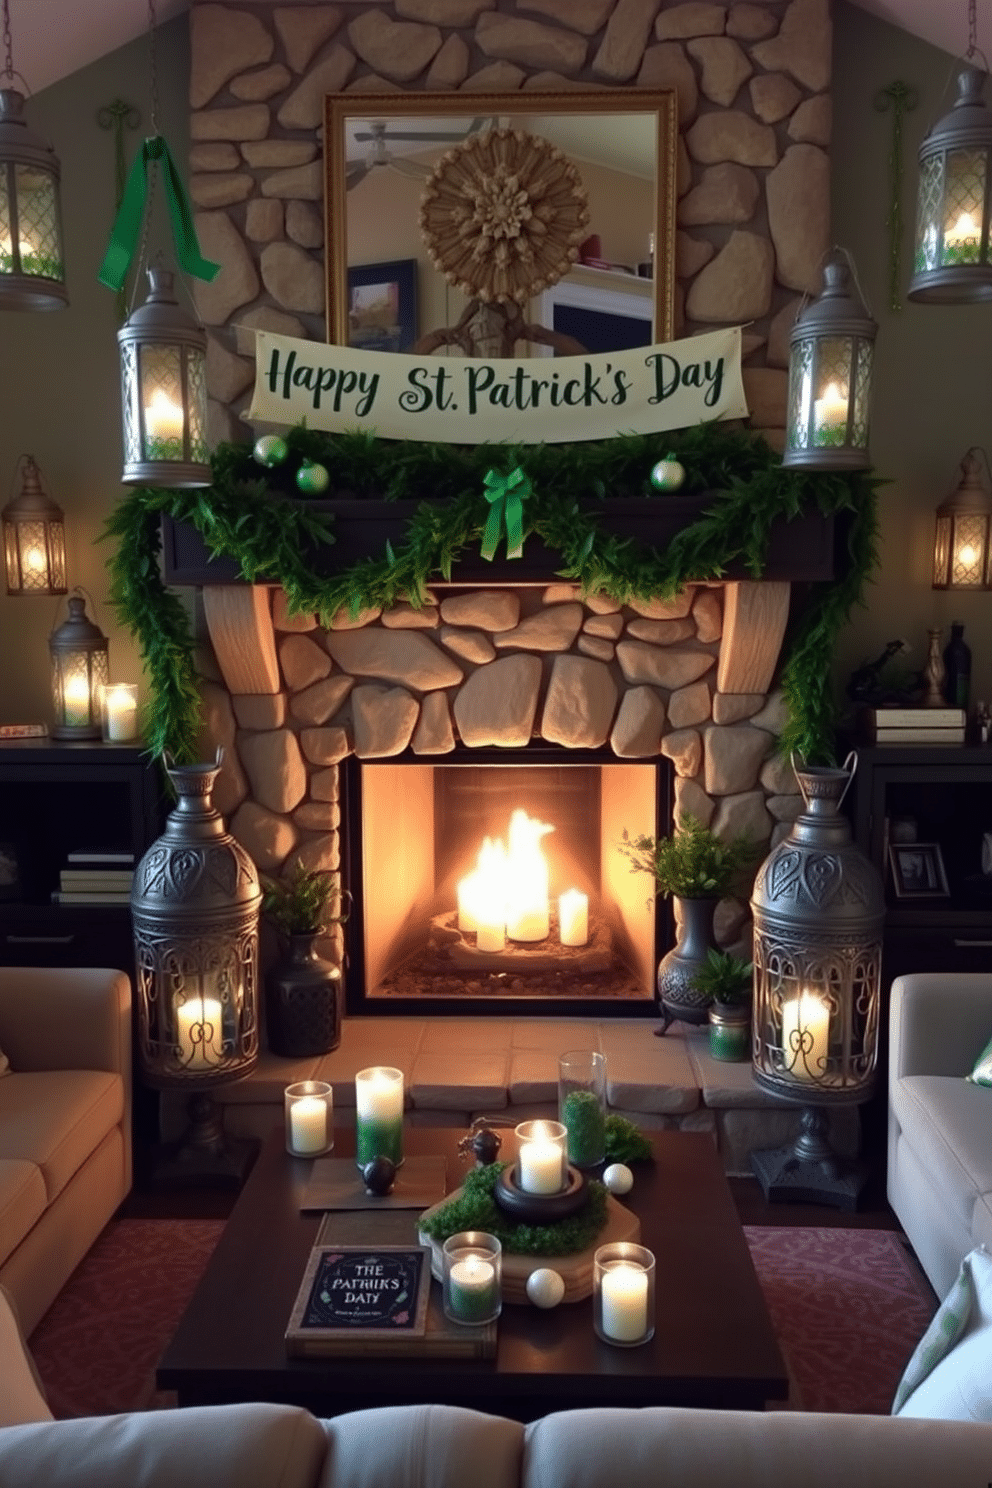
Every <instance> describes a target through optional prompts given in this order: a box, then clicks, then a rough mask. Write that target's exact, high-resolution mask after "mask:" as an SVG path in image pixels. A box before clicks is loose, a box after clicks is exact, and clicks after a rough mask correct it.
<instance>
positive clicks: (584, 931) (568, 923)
mask: <svg viewBox="0 0 992 1488" xmlns="http://www.w3.org/2000/svg"><path fill="white" fill-rule="evenodd" d="M558 937H559V939H560V941H561V943H562V945H563V946H584V945H585V944H586V942H587V941H588V939H589V896H588V894H580V893H579V891H578V889H566V891H565V893H564V894H559V895H558Z"/></svg>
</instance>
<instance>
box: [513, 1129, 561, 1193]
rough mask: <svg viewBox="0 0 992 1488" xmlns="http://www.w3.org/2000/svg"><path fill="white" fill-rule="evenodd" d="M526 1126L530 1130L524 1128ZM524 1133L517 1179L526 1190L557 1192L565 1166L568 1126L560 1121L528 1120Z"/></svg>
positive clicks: (522, 1130)
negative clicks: (560, 1123)
mask: <svg viewBox="0 0 992 1488" xmlns="http://www.w3.org/2000/svg"><path fill="white" fill-rule="evenodd" d="M523 1127H526V1128H527V1130H526V1131H524V1129H523ZM523 1127H518V1128H517V1130H518V1132H520V1133H521V1143H520V1154H519V1158H518V1166H517V1180H518V1182H519V1184H520V1187H521V1188H522V1189H523V1191H524V1193H529V1194H556V1193H560V1192H561V1189H562V1176H563V1172H564V1167H565V1148H564V1137H565V1128H564V1127H563V1126H561V1125H559V1123H557V1122H555V1123H553V1124H550V1123H545V1122H543V1121H532V1122H525V1123H524V1124H523Z"/></svg>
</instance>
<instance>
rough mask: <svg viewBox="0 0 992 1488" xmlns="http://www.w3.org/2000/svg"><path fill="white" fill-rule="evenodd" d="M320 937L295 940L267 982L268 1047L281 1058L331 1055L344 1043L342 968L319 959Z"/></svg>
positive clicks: (305, 934)
mask: <svg viewBox="0 0 992 1488" xmlns="http://www.w3.org/2000/svg"><path fill="white" fill-rule="evenodd" d="M322 933H323V932H321V931H318V930H313V931H307V932H299V933H297V934H295V935H291V936H290V937H289V941H288V947H287V950H286V952H285V954H284V955H282V956H280V957H279V959H278V960H277V961H276V963H275V965H274V966H272V967H271V969H270V970H269V971H268V972H267V974H266V977H265V1012H266V1027H267V1030H268V1035H269V1048H270V1049H271V1051H272V1053H273V1054H278V1055H280V1057H281V1058H283V1059H303V1058H306V1057H307V1056H308V1055H314V1054H329V1053H330V1051H331V1050H332V1049H336V1048H337V1046H338V1044H339V1043H340V1042H341V969H340V967H339V966H337V965H335V964H334V963H333V962H332V961H327V960H325V959H324V958H323V957H322V956H320V955H319V954H318V952H317V941H318V940H319V939H320V937H321V934H322Z"/></svg>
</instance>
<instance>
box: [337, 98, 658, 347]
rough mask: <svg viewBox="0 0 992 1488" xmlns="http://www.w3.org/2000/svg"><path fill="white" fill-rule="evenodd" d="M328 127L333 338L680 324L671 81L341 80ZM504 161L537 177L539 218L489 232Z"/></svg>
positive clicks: (581, 332)
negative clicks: (345, 87)
mask: <svg viewBox="0 0 992 1488" xmlns="http://www.w3.org/2000/svg"><path fill="white" fill-rule="evenodd" d="M324 140H325V150H324V161H325V191H324V202H325V219H326V222H325V231H326V238H325V266H326V274H327V339H328V341H331V342H335V343H337V344H338V345H353V346H361V347H364V348H365V349H376V350H383V351H415V352H417V353H418V354H424V353H426V352H431V353H434V354H439V355H473V356H495V355H511V356H540V355H549V354H563V353H564V354H567V353H569V352H584V351H607V352H608V351H612V350H621V349H623V348H625V347H630V346H638V345H651V344H656V343H657V342H661V341H667V340H670V339H671V338H672V334H673V292H674V264H675V149H676V141H677V122H676V98H675V94H674V92H672V91H666V92H653V91H649V90H647V89H640V88H609V89H606V88H603V89H592V90H589V91H583V92H575V93H571V92H570V93H520V94H503V93H501V94H465V93H388V94H360V93H344V94H342V93H336V94H329V95H327V97H326V99H325V111H324ZM494 152H495V153H494ZM559 152H560V154H559ZM494 160H497V162H498V163H497V165H496V166H495V167H494V164H493V162H494ZM497 176H499V177H500V178H501V179H502V180H504V181H510V183H511V186H515V185H516V184H517V183H518V182H522V183H523V186H524V191H523V196H526V195H527V192H528V191H530V192H531V195H530V197H529V199H528V201H526V202H525V203H524V205H523V208H522V211H523V214H524V216H525V217H526V218H527V219H528V221H527V222H525V223H524V224H523V225H521V224H519V223H517V222H514V223H513V224H512V225H511V230H510V231H508V232H502V233H501V232H500V231H499V230H496V229H494V230H493V232H492V234H491V235H489V236H487V235H486V234H489V233H490V227H491V222H492V213H493V211H495V212H496V213H497V214H499V213H502V212H504V211H505V207H506V199H507V193H506V192H505V191H504V192H503V196H502V199H501V200H500V201H498V202H495V204H494V202H493V201H491V200H488V199H487V201H486V202H485V203H484V206H485V211H486V212H487V213H489V217H488V218H487V221H486V226H485V227H484V229H480V228H479V226H478V222H479V210H480V209H479V200H480V197H487V198H488V194H489V192H490V187H491V183H492V182H493V181H494V180H495V179H496V178H497ZM511 178H512V179H511ZM510 196H511V197H514V199H515V200H522V199H523V198H522V196H521V194H520V193H518V192H516V193H515V192H514V191H513V190H511V191H510ZM466 203H469V204H470V207H471V210H470V211H468V212H466V210H464V208H465V204H466ZM473 212H474V215H472V214H473ZM583 213H585V216H583ZM470 219H471V220H470ZM498 227H499V224H497V229H498ZM480 232H481V234H482V235H481V236H480ZM528 233H530V234H531V237H530V238H529V239H528V240H527V243H526V244H524V241H523V240H524V239H525V238H526V237H527V234H528ZM501 239H502V241H501ZM552 239H553V240H554V247H555V252H553V253H552V252H551V246H550V245H551V240H552ZM511 240H512V241H511ZM590 240H591V242H590ZM580 244H582V245H584V246H583V247H582V249H581V251H580ZM473 249H474V252H473ZM521 265H523V267H521ZM528 274H530V275H531V277H530V278H529V279H528V278H527V275H528ZM514 275H516V277H515V278H514ZM494 305H495V306H496V308H497V309H498V310H500V312H501V314H502V317H503V318H502V319H501V320H500V321H499V326H498V334H495V335H489V336H488V338H486V337H485V336H483V334H482V333H481V332H480V330H479V325H480V321H482V320H486V317H488V320H486V326H487V329H488V330H489V331H491V330H492V319H493V306H494ZM473 307H475V308H474V310H473ZM480 307H481V314H480V313H476V312H479V311H480ZM466 327H468V328H469V329H468V330H466V329H465V328H466ZM521 330H523V332H524V333H525V334H524V335H522V336H518V332H520V331H521ZM528 333H529V334H528ZM590 343H592V344H590ZM611 343H613V344H611ZM510 346H512V347H513V350H507V347H510ZM501 347H502V349H500V348H501Z"/></svg>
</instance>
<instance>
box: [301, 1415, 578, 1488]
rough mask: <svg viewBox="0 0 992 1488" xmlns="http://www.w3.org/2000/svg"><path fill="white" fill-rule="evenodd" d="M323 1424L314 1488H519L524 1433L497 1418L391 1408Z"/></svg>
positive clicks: (521, 1481) (511, 1423)
mask: <svg viewBox="0 0 992 1488" xmlns="http://www.w3.org/2000/svg"><path fill="white" fill-rule="evenodd" d="M323 1424H324V1429H325V1431H326V1432H327V1436H328V1451H327V1461H326V1464H325V1467H324V1471H323V1474H322V1476H321V1478H320V1480H319V1488H408V1485H409V1488H412V1485H413V1484H416V1485H417V1488H521V1485H522V1483H523V1481H524V1479H523V1475H522V1473H521V1456H522V1452H523V1442H524V1428H523V1427H522V1426H521V1425H519V1423H518V1422H516V1421H507V1420H504V1419H502V1418H501V1417H499V1416H490V1415H483V1414H482V1412H481V1411H473V1410H465V1409H462V1408H461V1407H459V1406H453V1405H398V1406H393V1407H391V1408H386V1409H383V1408H379V1409H372V1410H362V1411H352V1412H350V1413H348V1414H346V1415H341V1416H335V1417H334V1418H333V1419H332V1420H329V1421H325V1422H324V1423H323ZM558 1481H559V1482H563V1481H564V1479H559V1480H558Z"/></svg>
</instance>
